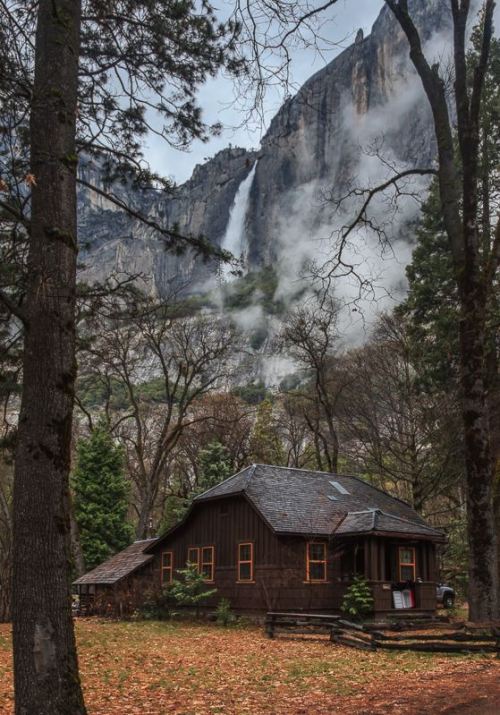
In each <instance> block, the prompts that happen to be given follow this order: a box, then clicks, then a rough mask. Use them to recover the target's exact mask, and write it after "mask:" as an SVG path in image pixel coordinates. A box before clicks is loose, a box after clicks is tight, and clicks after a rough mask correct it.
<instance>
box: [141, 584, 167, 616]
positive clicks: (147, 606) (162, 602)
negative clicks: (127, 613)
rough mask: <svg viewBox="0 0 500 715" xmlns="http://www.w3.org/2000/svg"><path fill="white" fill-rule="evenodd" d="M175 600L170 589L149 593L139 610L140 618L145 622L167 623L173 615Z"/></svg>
mask: <svg viewBox="0 0 500 715" xmlns="http://www.w3.org/2000/svg"><path fill="white" fill-rule="evenodd" d="M172 606H173V599H172V596H171V594H170V592H169V588H162V589H160V590H153V591H149V592H148V593H147V594H146V596H145V598H144V601H143V602H142V604H141V607H140V609H139V616H140V617H141V618H143V619H144V620H145V621H166V620H168V619H169V618H170V617H171V616H172V615H173V613H172Z"/></svg>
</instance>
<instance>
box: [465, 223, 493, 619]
mask: <svg viewBox="0 0 500 715" xmlns="http://www.w3.org/2000/svg"><path fill="white" fill-rule="evenodd" d="M465 230H467V227H466V226H465V227H464V231H465ZM470 273H473V271H472V270H471V268H470V264H469V266H468V267H467V268H466V269H465V271H464V274H465V275H464V284H465V285H464V284H462V286H461V294H462V295H461V303H462V306H461V307H462V311H461V321H460V353H461V355H460V358H461V360H460V368H461V387H462V418H463V423H464V447H465V449H464V451H465V463H466V474H467V479H466V490H467V514H468V519H467V533H468V541H469V548H470V558H469V618H470V620H471V621H487V620H490V619H494V618H495V617H496V615H497V608H498V600H497V599H498V564H497V543H496V538H497V534H496V528H495V518H494V510H493V459H492V456H493V454H492V448H491V442H490V424H489V417H490V416H489V410H488V405H487V401H486V396H487V387H486V368H485V344H486V335H485V322H484V315H485V312H486V301H485V297H484V286H482V285H481V283H480V280H479V279H478V278H476V279H475V278H474V275H472V276H471V275H470Z"/></svg>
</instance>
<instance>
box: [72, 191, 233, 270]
mask: <svg viewBox="0 0 500 715" xmlns="http://www.w3.org/2000/svg"><path fill="white" fill-rule="evenodd" d="M77 182H78V183H79V184H80V185H81V186H85V187H86V188H87V189H90V190H91V191H95V192H96V194H99V195H100V196H103V197H104V198H106V199H108V200H109V201H111V203H113V204H115V206H118V207H119V208H120V209H122V210H123V211H125V212H126V213H127V214H128V215H129V216H132V217H133V218H135V219H137V220H138V221H140V222H141V223H143V224H145V225H146V226H149V227H150V228H153V229H154V230H155V231H157V232H158V233H159V234H161V235H162V236H163V237H165V238H166V239H167V241H166V243H167V247H168V248H179V247H180V246H181V247H182V245H183V244H184V247H189V248H192V249H193V250H194V251H195V253H197V254H199V255H202V256H204V257H205V258H210V257H211V258H218V259H219V260H221V261H224V262H226V263H233V262H235V261H236V259H235V257H234V256H233V255H232V254H231V253H229V251H224V250H223V249H221V248H219V247H218V246H214V245H213V244H211V243H210V242H209V241H208V240H207V239H205V238H203V237H199V238H195V237H193V236H185V235H183V234H181V233H179V232H178V231H174V230H172V229H169V228H164V227H163V226H160V224H159V223H157V222H156V221H153V220H152V219H149V218H147V217H146V216H144V215H143V214H141V213H140V212H139V211H136V210H135V209H133V208H131V207H130V206H129V205H128V204H126V203H125V202H124V201H122V200H121V199H119V198H118V197H117V196H115V194H112V193H109V192H107V191H104V190H103V189H100V188H99V187H98V186H95V185H94V184H91V183H90V182H88V181H86V180H85V179H82V178H81V177H78V178H77Z"/></svg>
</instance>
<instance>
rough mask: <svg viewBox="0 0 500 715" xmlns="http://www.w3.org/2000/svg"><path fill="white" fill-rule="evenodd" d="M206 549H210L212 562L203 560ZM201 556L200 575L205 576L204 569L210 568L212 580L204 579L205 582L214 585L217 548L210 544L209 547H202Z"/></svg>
mask: <svg viewBox="0 0 500 715" xmlns="http://www.w3.org/2000/svg"><path fill="white" fill-rule="evenodd" d="M205 549H210V555H211V560H210V561H204V559H203V552H204V551H205ZM199 551H200V555H199V559H200V560H199V564H200V566H199V573H201V574H202V575H203V567H204V566H210V574H211V576H210V578H204V579H203V580H204V581H205V583H213V582H214V581H215V546H214V545H213V544H209V545H208V546H200V550H199Z"/></svg>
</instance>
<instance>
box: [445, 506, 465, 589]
mask: <svg viewBox="0 0 500 715" xmlns="http://www.w3.org/2000/svg"><path fill="white" fill-rule="evenodd" d="M446 537H447V544H446V547H445V549H444V553H443V556H442V559H441V578H442V580H443V583H447V584H448V585H449V586H452V587H453V588H454V589H455V591H456V592H457V595H459V596H462V597H464V598H465V597H466V596H467V589H468V583H469V565H468V564H469V545H468V543H467V527H466V522H465V519H457V520H456V521H454V522H452V523H451V524H449V525H448V527H447V529H446Z"/></svg>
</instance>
